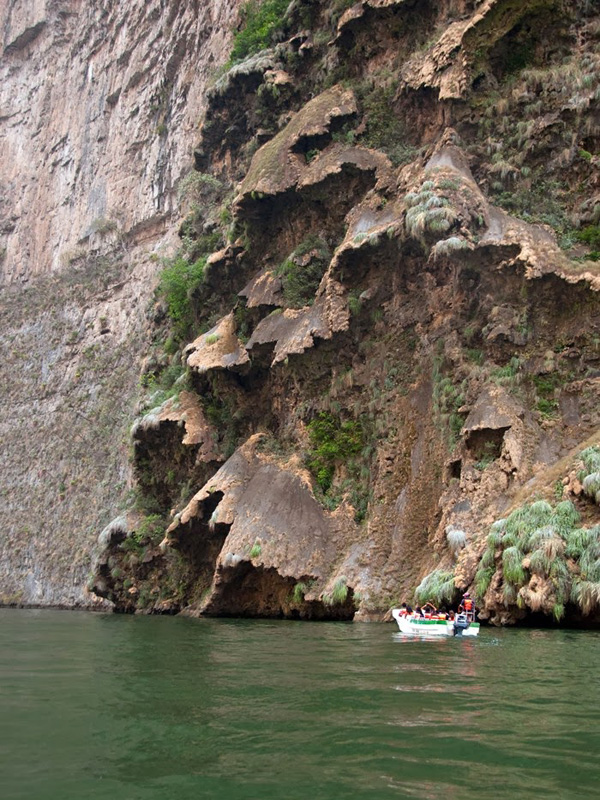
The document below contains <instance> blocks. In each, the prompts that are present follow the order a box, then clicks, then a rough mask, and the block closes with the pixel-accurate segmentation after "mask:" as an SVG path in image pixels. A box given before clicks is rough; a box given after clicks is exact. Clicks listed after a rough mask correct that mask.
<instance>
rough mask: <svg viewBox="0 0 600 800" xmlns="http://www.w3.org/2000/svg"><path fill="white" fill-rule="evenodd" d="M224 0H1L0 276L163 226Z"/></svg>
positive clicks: (151, 236)
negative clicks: (167, 3) (166, 1)
mask: <svg viewBox="0 0 600 800" xmlns="http://www.w3.org/2000/svg"><path fill="white" fill-rule="evenodd" d="M236 6H237V3H236V2H234V0H231V2H217V1H216V0H215V1H214V2H211V1H210V0H209V2H203V3H192V4H184V3H179V2H178V3H172V4H170V7H169V9H168V10H167V9H164V7H163V5H162V4H161V3H160V2H158V1H157V2H150V3H147V2H132V3H126V4H124V3H118V2H105V3H101V4H94V3H85V4H81V3H76V2H70V1H69V0H60V2H50V0H36V2H35V3H26V2H21V0H8V2H7V3H5V4H3V10H2V11H0V30H2V31H4V40H3V56H2V62H1V65H0V87H1V88H0V108H1V109H2V122H1V125H2V128H1V136H2V153H3V158H2V164H1V166H0V185H1V186H2V196H3V199H2V210H1V213H2V217H1V219H0V236H1V240H0V247H2V249H3V252H4V257H3V259H2V264H1V266H0V270H1V271H0V279H1V280H2V282H4V283H6V282H7V281H15V280H26V279H29V278H31V277H32V276H33V275H36V274H39V273H45V272H49V271H57V270H60V269H61V268H62V267H63V266H64V264H65V262H69V261H70V260H74V259H75V258H77V257H80V256H82V255H83V254H85V253H87V252H88V251H89V250H92V251H96V250H104V249H106V248H107V247H108V246H109V245H110V243H111V242H112V241H113V240H114V239H115V237H116V236H117V235H119V236H124V237H126V240H127V243H128V244H137V243H139V242H142V241H146V242H152V243H156V241H157V240H158V239H159V237H160V236H164V235H165V234H166V233H167V231H168V228H169V221H170V220H171V219H172V218H173V212H174V206H175V188H176V185H177V182H178V180H179V179H180V177H181V176H182V174H184V173H185V172H186V171H189V169H190V165H191V164H190V157H191V150H192V147H193V144H194V141H195V134H194V129H195V126H196V124H197V121H198V118H199V116H200V114H201V112H202V111H203V108H204V103H205V100H204V97H205V92H206V86H207V81H208V78H209V76H210V75H211V74H212V72H213V71H214V69H215V67H216V66H218V64H219V63H220V61H221V60H222V58H223V55H224V48H225V46H226V42H227V39H228V35H229V29H230V27H231V25H232V23H233V19H234V17H233V15H234V13H235V10H236ZM175 132H176V135H175Z"/></svg>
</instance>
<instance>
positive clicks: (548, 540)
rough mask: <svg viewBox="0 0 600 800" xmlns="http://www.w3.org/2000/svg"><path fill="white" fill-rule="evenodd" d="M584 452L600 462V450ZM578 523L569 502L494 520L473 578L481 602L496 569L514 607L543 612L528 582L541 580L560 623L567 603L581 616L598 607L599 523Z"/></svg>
mask: <svg viewBox="0 0 600 800" xmlns="http://www.w3.org/2000/svg"><path fill="white" fill-rule="evenodd" d="M591 449H592V448H588V450H591ZM584 454H586V458H588V460H591V459H593V458H594V457H597V458H598V459H599V460H600V448H598V452H597V453H596V455H595V456H594V455H593V454H592V455H591V456H590V454H588V451H584V453H582V456H583V455H584ZM579 523H580V516H579V513H578V511H577V509H576V508H575V506H574V505H573V503H571V502H570V501H569V500H563V501H562V502H560V503H557V504H556V505H555V506H554V507H553V506H552V505H551V504H550V503H548V502H546V501H545V500H538V501H536V502H534V503H531V504H529V505H524V506H521V507H520V508H517V509H516V510H515V511H513V512H512V514H510V516H509V517H508V518H507V519H502V520H498V521H497V522H495V523H494V524H493V525H492V527H491V529H490V533H489V536H488V547H487V549H486V551H485V552H484V554H483V556H482V558H481V560H480V562H479V568H478V571H477V574H476V576H475V587H476V592H477V595H478V596H479V598H480V599H482V598H483V596H484V595H485V593H486V592H487V590H488V588H489V585H490V582H491V580H492V578H493V576H494V574H495V572H496V567H498V568H499V570H500V572H501V580H502V586H503V596H504V601H505V604H506V605H507V606H509V605H512V604H514V603H516V604H517V605H519V607H521V608H522V607H524V606H525V605H528V606H529V608H530V609H531V610H532V611H540V610H542V603H543V601H542V599H541V597H542V595H541V594H540V593H530V592H529V591H528V589H527V587H528V584H529V581H530V579H531V578H532V577H533V576H537V577H538V578H541V579H542V580H543V581H544V582H546V583H547V584H548V585H549V587H550V591H551V600H552V609H551V610H552V614H553V615H554V617H555V619H556V620H560V619H561V618H562V616H563V615H564V609H565V604H566V603H567V602H569V601H570V602H572V603H574V604H575V605H577V606H579V608H580V610H581V611H582V613H583V614H589V613H591V611H592V610H594V609H595V608H596V607H597V606H598V604H599V603H600V525H596V526H594V527H592V528H580V527H578V525H579ZM504 590H505V591H504ZM544 610H546V611H547V610H548V608H547V607H544Z"/></svg>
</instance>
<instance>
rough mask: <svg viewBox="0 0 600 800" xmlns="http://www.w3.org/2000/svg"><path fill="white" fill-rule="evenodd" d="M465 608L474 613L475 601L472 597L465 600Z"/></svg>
mask: <svg viewBox="0 0 600 800" xmlns="http://www.w3.org/2000/svg"><path fill="white" fill-rule="evenodd" d="M463 607H464V609H465V611H473V601H472V600H471V598H470V597H466V598H465V599H464V600H463Z"/></svg>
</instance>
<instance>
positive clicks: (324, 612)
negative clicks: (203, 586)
mask: <svg viewBox="0 0 600 800" xmlns="http://www.w3.org/2000/svg"><path fill="white" fill-rule="evenodd" d="M297 583H298V581H297V580H296V579H295V578H294V577H290V576H283V575H280V574H279V572H278V571H277V570H276V569H274V568H273V567H266V568H265V567H255V566H254V565H253V564H252V563H250V562H249V561H242V562H240V563H239V564H238V565H236V566H234V567H222V568H221V569H220V570H219V574H218V576H217V580H216V588H215V590H214V591H213V594H212V596H211V598H210V600H209V601H208V603H207V605H206V606H205V607H204V609H203V613H204V614H206V615H207V616H224V617H227V616H231V617H269V618H286V619H308V620H352V618H353V617H354V614H355V611H356V608H355V604H354V592H353V590H352V589H351V588H349V589H348V593H347V596H346V599H345V600H344V602H343V603H340V604H337V605H327V604H325V603H324V602H322V601H320V600H310V601H309V600H303V599H298V600H296V599H294V588H295V586H296V585H297Z"/></svg>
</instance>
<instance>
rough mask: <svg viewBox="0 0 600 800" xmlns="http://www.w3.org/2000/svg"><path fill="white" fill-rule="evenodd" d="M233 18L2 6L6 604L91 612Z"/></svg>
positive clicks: (197, 9)
mask: <svg viewBox="0 0 600 800" xmlns="http://www.w3.org/2000/svg"><path fill="white" fill-rule="evenodd" d="M237 6H238V3H236V2H234V0H232V2H222V0H219V2H216V0H215V2H202V3H170V4H169V8H168V9H167V8H165V7H164V4H162V3H160V2H150V3H148V2H132V3H117V2H104V3H100V4H98V3H79V2H77V3H75V2H69V0H60V1H59V2H50V0H36V2H22V0H8V2H6V3H3V4H2V5H1V7H0V37H1V38H0V47H1V48H2V58H1V60H0V140H1V142H2V159H1V161H0V291H1V292H2V296H1V297H0V320H1V322H0V337H1V340H2V353H3V357H2V363H1V366H0V385H1V387H2V388H1V389H0V393H1V399H2V402H1V404H0V406H1V411H0V430H1V437H0V438H1V440H2V470H1V476H0V487H1V488H0V493H1V494H0V496H1V498H2V500H1V505H2V512H3V514H2V520H3V521H2V526H3V535H2V537H0V602H22V603H30V604H31V603H33V604H51V605H67V606H73V605H81V604H84V605H87V604H90V603H92V604H94V603H96V602H97V600H96V599H95V598H94V597H92V596H90V595H89V594H88V593H87V592H86V590H85V584H86V579H87V575H88V573H89V570H90V559H91V551H92V548H93V544H94V542H95V540H96V537H97V532H98V527H99V526H100V527H102V526H103V525H104V524H105V523H106V522H107V521H108V520H109V519H110V518H111V516H114V514H115V513H116V512H117V511H118V509H119V507H121V506H122V505H123V503H124V499H125V496H126V493H127V491H128V488H129V487H130V482H131V476H130V468H129V465H128V456H127V445H126V444H125V441H126V437H127V430H128V428H129V427H130V425H131V421H132V418H133V416H134V404H135V401H136V395H137V386H138V379H139V370H140V366H139V358H140V356H139V354H140V352H143V351H144V350H145V349H146V347H147V338H146V335H145V331H146V329H147V326H148V319H149V318H148V317H147V306H148V303H149V301H150V297H151V292H152V288H153V285H154V283H155V280H156V278H155V276H156V271H157V265H156V263H155V262H153V261H151V260H149V258H148V256H149V253H150V252H152V251H160V249H161V248H168V247H169V242H170V241H171V240H172V239H173V237H174V233H175V232H174V229H173V221H174V220H175V219H176V218H177V214H178V211H177V209H176V187H177V184H178V182H179V180H180V179H181V177H182V176H183V175H185V174H186V173H187V172H189V171H190V170H191V168H192V163H193V160H192V150H193V146H194V144H195V141H196V131H195V129H196V124H197V121H198V118H199V116H200V114H201V113H202V111H203V108H204V105H205V94H206V86H207V81H208V79H209V76H210V75H211V74H212V73H213V71H214V69H215V68H216V67H217V66H218V65H219V64H220V63H221V61H222V60H223V59H224V58H225V56H226V50H227V42H228V40H229V37H230V29H231V26H232V24H233V20H234V15H235V13H236V9H237ZM165 252H166V251H165ZM10 284H12V286H11V287H10V288H8V285H10ZM25 287H26V288H25Z"/></svg>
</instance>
